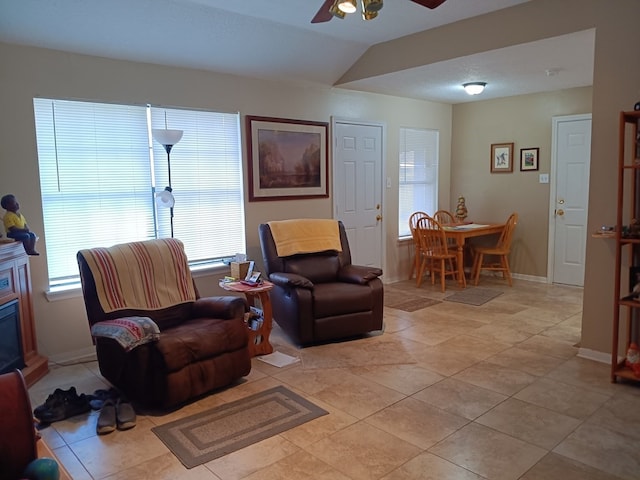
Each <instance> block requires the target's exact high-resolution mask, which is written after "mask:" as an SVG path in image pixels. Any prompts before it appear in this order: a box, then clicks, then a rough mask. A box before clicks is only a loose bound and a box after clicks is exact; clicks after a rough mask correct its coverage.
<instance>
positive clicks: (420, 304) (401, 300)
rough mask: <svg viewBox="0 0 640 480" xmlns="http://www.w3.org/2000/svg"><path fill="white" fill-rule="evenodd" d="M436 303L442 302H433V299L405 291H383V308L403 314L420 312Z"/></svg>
mask: <svg viewBox="0 0 640 480" xmlns="http://www.w3.org/2000/svg"><path fill="white" fill-rule="evenodd" d="M438 303H442V302H440V300H434V299H433V298H427V297H421V296H418V295H413V294H411V293H410V292H406V291H401V290H392V289H390V288H386V289H385V291H384V305H385V307H389V308H395V309H397V310H403V311H405V312H415V311H416V310H422V309H423V308H427V307H430V306H432V305H436V304H438Z"/></svg>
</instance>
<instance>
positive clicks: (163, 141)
mask: <svg viewBox="0 0 640 480" xmlns="http://www.w3.org/2000/svg"><path fill="white" fill-rule="evenodd" d="M151 133H152V134H153V138H154V139H155V140H156V141H157V142H158V143H159V144H160V145H175V144H176V143H178V142H179V141H180V139H181V138H182V134H183V133H184V132H183V131H182V130H170V129H162V128H154V129H153V130H152V131H151Z"/></svg>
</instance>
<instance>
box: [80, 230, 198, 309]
mask: <svg viewBox="0 0 640 480" xmlns="http://www.w3.org/2000/svg"><path fill="white" fill-rule="evenodd" d="M80 254H81V255H82V256H83V257H84V258H85V260H86V262H87V265H88V266H89V268H90V269H91V273H92V274H93V278H94V280H95V282H96V291H97V294H98V299H99V300H100V305H101V306H102V309H103V310H104V311H105V313H110V312H115V311H118V310H124V309H140V310H159V309H162V308H167V307H172V306H174V305H179V304H182V303H187V302H193V301H195V299H196V292H195V287H194V285H193V279H192V277H191V271H190V270H189V265H188V263H187V256H186V254H185V252H184V246H183V244H182V242H181V241H180V240H177V239H175V238H163V239H158V240H148V241H144V242H132V243H123V244H121V245H114V246H112V247H109V248H92V249H87V250H81V251H80Z"/></svg>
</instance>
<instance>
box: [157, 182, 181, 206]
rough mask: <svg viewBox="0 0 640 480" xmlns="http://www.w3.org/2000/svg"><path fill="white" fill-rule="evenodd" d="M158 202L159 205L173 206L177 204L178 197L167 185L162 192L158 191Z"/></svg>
mask: <svg viewBox="0 0 640 480" xmlns="http://www.w3.org/2000/svg"><path fill="white" fill-rule="evenodd" d="M156 203H157V204H158V206H159V207H163V208H173V207H174V205H175V204H176V199H175V198H174V197H173V193H171V189H170V187H165V189H164V190H162V191H161V192H158V193H156Z"/></svg>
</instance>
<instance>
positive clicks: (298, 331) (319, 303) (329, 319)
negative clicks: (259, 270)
mask: <svg viewBox="0 0 640 480" xmlns="http://www.w3.org/2000/svg"><path fill="white" fill-rule="evenodd" d="M338 227H339V235H340V244H341V246H342V251H341V252H338V251H336V250H328V251H321V252H317V253H304V254H296V255H291V256H286V257H279V256H278V251H277V249H276V244H275V242H274V238H273V234H272V232H271V228H270V226H269V225H268V224H261V225H260V226H259V228H258V232H259V236H260V245H261V247H262V257H263V260H264V268H265V270H266V271H265V273H266V274H267V276H268V279H269V280H270V281H271V282H273V284H274V288H273V290H271V292H270V293H271V304H272V307H273V318H274V321H275V322H276V323H277V324H278V325H279V326H280V327H281V328H282V329H283V330H284V331H285V332H286V333H287V335H289V337H290V338H291V340H292V341H293V342H295V343H296V344H297V345H301V346H305V345H310V344H313V343H320V342H326V341H330V340H337V339H344V338H347V337H352V336H357V335H362V334H365V333H368V332H372V331H376V330H381V329H382V317H383V299H384V291H383V285H382V281H381V280H380V279H379V278H378V277H379V276H380V275H382V270H381V269H380V268H376V267H365V266H359V265H352V264H351V251H350V250H349V242H348V240H347V234H346V232H345V229H344V225H343V224H342V222H338Z"/></svg>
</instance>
